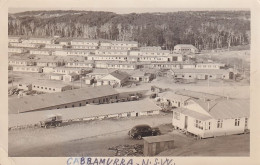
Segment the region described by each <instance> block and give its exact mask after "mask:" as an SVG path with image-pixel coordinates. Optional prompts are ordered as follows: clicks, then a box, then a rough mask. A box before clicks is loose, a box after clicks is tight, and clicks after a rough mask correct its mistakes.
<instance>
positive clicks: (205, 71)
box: [172, 64, 229, 74]
mask: <svg viewBox="0 0 260 165" xmlns="http://www.w3.org/2000/svg"><path fill="white" fill-rule="evenodd" d="M186 65H187V64H186ZM172 71H173V72H174V73H208V74H227V73H229V71H228V70H224V69H172Z"/></svg>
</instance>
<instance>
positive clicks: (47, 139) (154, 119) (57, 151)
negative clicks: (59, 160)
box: [9, 114, 172, 157]
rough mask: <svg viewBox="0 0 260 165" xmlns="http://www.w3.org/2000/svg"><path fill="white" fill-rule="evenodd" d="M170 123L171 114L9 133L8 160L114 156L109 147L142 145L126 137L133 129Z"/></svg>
mask: <svg viewBox="0 0 260 165" xmlns="http://www.w3.org/2000/svg"><path fill="white" fill-rule="evenodd" d="M171 120H172V114H167V115H156V116H141V117H138V118H128V119H117V120H102V121H92V122H87V123H78V124H72V125H68V126H64V127H59V128H51V129H40V128H39V129H24V130H14V131H9V156H17V157H20V156H24V157H26V156H83V155H84V156H113V155H114V154H115V153H114V152H113V151H109V150H108V148H109V147H113V146H116V145H120V144H140V143H141V144H142V143H143V142H142V141H138V140H132V139H129V137H128V136H127V132H128V130H130V129H131V128H132V127H133V126H135V125H138V124H149V125H150V126H152V127H154V126H157V125H160V124H166V123H171Z"/></svg>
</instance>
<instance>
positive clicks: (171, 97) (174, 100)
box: [158, 91, 191, 107]
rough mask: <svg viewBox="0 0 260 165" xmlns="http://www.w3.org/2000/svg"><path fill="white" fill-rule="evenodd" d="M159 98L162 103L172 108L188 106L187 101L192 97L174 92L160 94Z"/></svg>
mask: <svg viewBox="0 0 260 165" xmlns="http://www.w3.org/2000/svg"><path fill="white" fill-rule="evenodd" d="M158 97H159V98H160V102H161V103H163V104H164V105H167V106H172V107H184V106H186V105H187V104H188V103H187V101H188V100H189V99H191V97H188V96H182V95H178V94H175V93H174V92H172V91H169V92H163V93H158Z"/></svg>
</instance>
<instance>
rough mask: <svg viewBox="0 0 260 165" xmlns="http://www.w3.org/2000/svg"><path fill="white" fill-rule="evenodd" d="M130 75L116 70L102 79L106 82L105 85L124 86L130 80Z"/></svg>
mask: <svg viewBox="0 0 260 165" xmlns="http://www.w3.org/2000/svg"><path fill="white" fill-rule="evenodd" d="M128 77H129V75H128V74H127V73H125V72H121V71H118V70H116V71H114V72H111V73H109V74H108V75H106V76H104V77H102V78H101V80H102V81H103V82H104V85H111V86H122V85H123V84H124V83H125V82H127V81H128Z"/></svg>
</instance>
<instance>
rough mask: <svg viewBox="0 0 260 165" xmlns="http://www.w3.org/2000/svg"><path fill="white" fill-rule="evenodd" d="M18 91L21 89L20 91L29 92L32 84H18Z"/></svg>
mask: <svg viewBox="0 0 260 165" xmlns="http://www.w3.org/2000/svg"><path fill="white" fill-rule="evenodd" d="M17 88H18V89H22V90H26V91H30V90H32V84H30V83H19V84H18V85H17Z"/></svg>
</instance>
